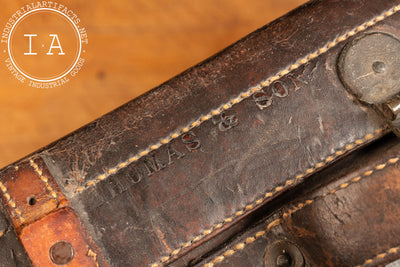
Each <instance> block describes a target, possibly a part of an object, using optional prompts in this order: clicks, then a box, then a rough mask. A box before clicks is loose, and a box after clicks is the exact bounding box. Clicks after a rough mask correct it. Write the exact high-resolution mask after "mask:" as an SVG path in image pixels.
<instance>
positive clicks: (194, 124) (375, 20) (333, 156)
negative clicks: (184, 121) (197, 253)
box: [77, 5, 400, 267]
mask: <svg viewBox="0 0 400 267" xmlns="http://www.w3.org/2000/svg"><path fill="white" fill-rule="evenodd" d="M398 11H400V5H396V6H394V7H392V8H391V9H389V10H387V11H384V12H383V13H382V14H381V15H378V16H376V17H374V18H372V19H371V20H368V21H367V22H364V23H363V24H361V25H359V26H357V27H355V28H354V29H353V30H350V31H348V32H346V33H344V34H342V35H340V36H339V37H337V38H336V39H335V40H333V41H331V42H329V43H327V44H326V45H324V46H323V47H321V48H319V49H318V50H316V51H315V52H313V53H311V54H309V55H307V56H305V57H303V58H302V59H299V60H297V61H296V63H294V64H292V65H290V66H289V67H287V68H285V69H284V70H282V71H280V72H279V73H278V74H277V75H275V76H272V77H270V78H268V79H266V80H264V81H262V82H260V83H259V84H257V85H256V86H253V87H251V88H249V89H248V90H247V91H245V92H244V93H241V94H240V95H239V96H237V97H236V98H233V99H231V100H230V101H229V102H228V103H225V104H223V105H221V106H220V107H219V108H218V109H215V110H212V111H210V112H209V113H208V114H206V115H204V116H202V117H200V118H199V119H197V120H196V121H194V122H192V123H190V124H188V126H186V127H183V128H181V129H180V130H179V132H177V131H175V132H174V133H173V134H171V135H170V136H168V137H166V138H164V139H162V140H161V141H160V142H159V143H156V144H154V145H151V146H149V147H148V148H147V149H146V150H143V151H141V152H139V153H138V154H137V155H135V156H132V157H130V158H129V159H128V160H127V161H124V162H121V163H119V164H117V165H116V166H115V167H113V168H110V169H108V170H107V171H106V172H104V173H103V174H100V175H99V176H97V177H96V180H92V181H89V182H88V183H86V185H85V188H84V187H80V188H78V189H79V191H80V192H81V191H83V190H84V189H86V188H88V187H90V186H94V185H95V184H96V183H98V182H99V181H101V180H104V179H106V178H107V177H108V176H110V175H112V174H115V173H116V172H118V171H119V170H121V169H123V168H125V167H126V166H128V165H129V164H130V163H131V162H134V161H136V160H138V159H139V158H141V157H143V156H145V155H147V154H149V153H150V152H151V151H154V150H156V149H158V148H159V147H160V146H161V145H164V144H168V143H169V142H170V141H172V140H173V139H175V138H177V137H179V136H180V134H182V133H186V132H188V131H190V130H191V129H193V128H195V127H197V126H199V125H200V124H201V123H202V122H205V121H207V120H209V119H210V118H211V117H212V116H215V115H218V114H220V113H222V112H223V111H225V110H228V109H230V108H231V107H232V106H234V105H235V104H237V103H240V102H241V101H242V100H244V99H246V98H248V97H250V96H251V95H253V94H254V93H256V92H258V91H260V90H261V89H262V88H263V87H265V86H268V85H269V84H270V83H272V82H273V81H276V80H278V79H279V78H281V77H282V76H284V75H287V74H288V73H290V72H291V71H293V70H296V69H297V68H299V67H300V66H302V65H304V64H306V63H308V62H309V61H310V60H312V59H314V58H317V57H318V56H320V55H322V54H324V53H326V52H327V51H328V50H330V49H331V48H333V47H335V46H336V45H338V44H339V43H341V42H343V41H345V40H347V39H348V38H350V37H352V36H354V35H355V34H357V33H359V32H362V31H364V30H366V29H367V28H369V27H371V26H374V25H375V24H376V23H378V22H380V21H382V20H384V19H385V18H388V17H390V16H392V15H393V14H395V13H397V12H398ZM382 132H383V129H379V130H377V131H376V132H375V133H370V134H367V135H366V136H365V137H364V138H361V139H357V140H355V141H354V142H352V143H349V144H347V145H345V147H344V149H343V150H339V151H336V152H335V153H333V154H331V155H330V156H328V157H327V158H325V159H324V160H323V161H321V162H319V163H317V164H315V165H314V166H313V167H311V168H309V169H307V170H306V171H305V173H303V174H299V175H297V176H295V177H294V178H291V179H288V180H286V181H285V184H284V185H280V186H277V187H275V188H274V189H272V190H271V191H269V192H267V193H265V195H264V197H262V198H259V199H257V200H255V201H254V202H252V203H250V204H248V205H246V206H245V207H244V208H241V209H239V210H238V211H236V212H235V213H233V215H231V216H229V217H228V218H225V219H224V221H223V222H220V223H217V224H214V225H213V226H212V227H211V228H209V229H206V230H203V233H201V234H199V235H196V236H195V237H193V238H192V239H191V240H189V241H187V242H185V243H183V244H182V245H181V246H180V247H179V248H177V249H174V250H172V252H171V253H170V254H168V255H166V256H163V257H161V258H160V259H159V260H158V261H156V262H154V263H152V264H150V266H151V267H158V266H160V265H161V264H163V263H166V262H167V261H169V260H170V259H171V258H172V257H174V256H176V255H178V254H179V253H180V251H181V250H182V249H187V248H190V247H191V246H192V245H193V244H194V243H196V242H198V241H200V240H202V239H203V238H205V237H206V236H208V235H210V234H212V233H213V232H214V231H216V230H217V229H219V228H222V226H223V225H224V224H225V223H230V222H232V221H233V219H235V218H236V217H239V216H242V215H243V214H244V213H245V212H248V211H251V210H253V209H255V208H256V207H258V206H259V205H260V204H261V203H262V202H263V201H264V200H266V199H268V198H270V197H272V196H273V195H274V193H278V192H280V191H282V190H283V189H285V188H286V187H288V186H290V185H292V184H294V183H295V181H298V180H301V179H303V178H305V177H306V176H307V175H309V174H312V173H313V172H315V170H316V169H319V168H321V167H323V166H325V165H326V164H328V163H330V162H332V161H333V160H335V159H336V158H337V157H339V156H342V155H343V154H344V153H346V152H348V151H350V150H352V149H354V148H355V147H356V146H358V145H361V144H363V143H365V142H366V141H368V140H371V139H374V138H375V137H376V136H378V135H381V134H382ZM78 189H77V191H78Z"/></svg>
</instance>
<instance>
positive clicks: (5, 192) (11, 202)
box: [0, 182, 25, 223]
mask: <svg viewBox="0 0 400 267" xmlns="http://www.w3.org/2000/svg"><path fill="white" fill-rule="evenodd" d="M0 189H1V191H2V192H3V196H4V197H5V198H6V200H7V203H8V205H10V206H11V207H12V208H13V210H14V213H15V214H16V215H17V216H16V219H17V220H19V221H20V222H21V223H23V222H24V221H25V218H24V217H22V212H21V210H20V209H19V208H18V207H17V204H16V203H15V202H14V200H12V198H11V195H10V193H8V189H7V187H6V186H5V185H4V184H3V183H2V182H0Z"/></svg>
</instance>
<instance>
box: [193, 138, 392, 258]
mask: <svg viewBox="0 0 400 267" xmlns="http://www.w3.org/2000/svg"><path fill="white" fill-rule="evenodd" d="M399 156H400V141H399V140H398V138H397V137H395V136H394V135H389V136H387V137H386V138H384V140H382V141H380V142H378V143H375V144H373V145H371V146H370V147H368V148H365V149H362V150H360V151H357V152H355V153H353V154H352V155H350V156H348V157H346V158H345V159H343V160H341V161H340V162H338V163H336V164H334V165H333V166H330V167H329V168H327V169H325V170H323V171H322V172H320V173H318V174H315V175H313V176H312V177H310V178H309V183H308V184H307V185H305V184H304V185H302V186H300V187H298V188H296V190H294V191H292V192H289V193H288V194H285V195H284V196H282V197H281V198H280V201H279V203H275V206H273V207H271V208H276V211H275V212H271V213H264V214H262V215H260V217H259V218H258V220H256V219H255V220H254V224H253V227H248V228H247V229H246V231H245V232H243V233H241V234H240V235H237V237H235V238H234V239H233V240H231V241H230V242H229V243H228V244H225V245H224V246H222V247H221V248H220V250H219V251H214V253H213V254H212V255H210V256H209V257H208V258H206V259H204V260H203V261H201V262H198V263H197V265H196V266H203V265H204V264H209V263H212V262H213V261H215V259H217V257H221V256H223V255H228V254H229V256H226V257H223V259H222V260H220V261H219V262H218V265H216V266H275V265H268V264H265V263H266V262H264V257H265V255H269V251H270V250H271V249H273V247H274V246H276V244H277V243H278V242H282V241H285V242H288V243H289V244H293V245H295V246H296V247H297V248H298V249H299V250H300V251H301V255H302V257H303V258H304V260H305V262H304V266H361V265H362V266H385V265H386V264H388V263H391V262H393V261H395V260H396V259H399V258H400V247H399V245H400V242H399V235H400V226H399V224H398V217H399V216H400V212H399V211H400V206H399V205H400V204H399V203H400V202H399V196H400V192H399V188H400V187H399V180H398V177H399V172H400V164H399V163H400V159H399ZM285 214H286V216H285ZM273 222H276V223H273ZM251 238H253V239H251ZM229 251H232V252H233V253H232V254H231V253H227V252H229ZM273 260H274V259H273ZM267 262H268V261H267ZM204 266H206V265H204Z"/></svg>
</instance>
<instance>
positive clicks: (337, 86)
mask: <svg viewBox="0 0 400 267" xmlns="http://www.w3.org/2000/svg"><path fill="white" fill-rule="evenodd" d="M399 3H400V1H392V0H391V1H389V0H382V1H378V2H377V1H337V0H336V1H335V0H327V1H313V2H310V3H309V4H307V5H305V6H303V7H301V8H299V9H297V10H296V11H294V12H292V13H290V14H289V15H287V16H285V17H283V18H281V19H278V20H277V21H275V22H273V23H271V24H269V25H267V26H265V27H264V28H262V29H260V30H258V31H256V32H254V33H252V34H250V35H249V36H247V37H245V38H244V39H242V40H241V41H239V42H237V43H236V44H234V45H232V46H231V47H229V48H227V49H225V50H224V51H222V52H221V53H219V54H217V55H216V56H214V57H212V58H210V59H208V60H206V61H205V62H203V63H200V64H199V65H197V66H195V67H193V68H191V69H189V70H188V71H186V72H184V73H182V74H181V75H179V76H177V77H175V78H173V79H171V80H170V81H168V82H166V83H164V84H163V85H161V86H160V87H158V88H156V89H154V90H152V91H151V92H149V93H147V94H145V95H143V96H141V97H139V98H138V99H135V100H133V101H131V102H129V103H127V104H126V105H124V106H122V107H120V108H118V109H117V110H115V111H113V112H111V113H109V114H107V115H105V116H103V117H101V118H100V119H98V120H96V121H94V122H92V123H90V124H89V125H87V126H85V127H83V128H81V129H79V130H77V131H76V132H74V133H72V134H70V135H68V136H67V137H65V138H63V139H61V140H58V141H57V142H55V143H53V144H51V145H49V146H47V147H46V148H43V149H42V150H40V151H38V152H36V153H34V156H35V157H41V158H42V159H43V160H44V161H45V163H46V167H47V168H48V170H49V172H50V173H51V176H52V177H54V179H55V180H56V181H57V183H58V185H59V187H60V188H61V190H62V192H63V194H64V195H65V196H66V198H67V199H68V201H69V202H70V203H71V207H72V208H73V210H74V211H75V212H76V213H77V214H78V216H79V218H80V220H82V222H83V224H84V225H85V227H86V229H87V231H88V233H89V235H90V236H91V237H92V238H93V240H94V242H95V243H96V244H97V246H98V247H99V248H100V250H101V251H102V254H103V255H104V257H105V260H106V261H107V263H108V264H109V265H110V266H126V265H129V266H146V265H149V264H150V265H151V266H161V265H165V264H172V265H176V266H183V265H194V264H197V263H199V262H202V259H203V258H207V259H208V257H210V258H212V257H213V255H214V254H215V253H217V252H218V249H219V248H221V246H223V244H225V243H226V242H228V241H230V240H232V238H235V237H236V236H237V235H238V234H239V233H241V232H243V231H245V232H246V231H247V229H249V228H248V227H250V226H251V225H253V223H254V221H255V220H256V218H258V217H259V216H260V215H259V213H260V211H261V210H265V209H266V207H269V208H268V209H266V212H268V214H270V213H273V212H274V211H275V209H276V208H272V207H273V205H272V203H274V202H275V203H276V201H278V200H279V197H280V196H281V195H282V194H284V193H285V192H287V191H288V190H289V189H293V188H295V187H296V186H299V185H301V184H303V185H307V184H308V180H309V178H308V177H309V176H310V175H312V174H314V173H316V172H318V171H319V170H321V169H324V168H326V167H327V166H329V165H330V164H332V163H334V162H336V161H337V160H339V159H340V158H343V157H345V156H347V155H348V154H349V153H350V152H352V151H355V150H357V149H359V148H361V147H363V146H365V145H367V144H369V143H371V142H373V141H374V140H376V139H379V138H381V137H382V136H383V135H384V134H385V133H386V132H387V129H386V125H385V121H384V119H383V118H382V117H381V116H380V115H379V114H377V113H376V112H375V110H374V109H373V108H372V107H370V106H364V105H362V104H360V103H359V102H358V101H357V99H356V98H355V97H354V96H352V95H351V94H349V93H348V92H347V91H346V89H345V88H344V87H343V85H342V83H341V82H340V79H339V77H338V75H337V71H336V63H337V58H338V55H339V53H340V51H341V49H342V48H343V46H344V45H345V44H346V43H347V42H349V41H351V40H352V38H355V37H356V36H357V35H359V34H365V33H367V32H374V31H384V32H387V33H389V34H392V35H395V36H400V32H399V28H398V25H397V24H398V23H397V22H398V21H399V19H400V15H399V14H397V13H395V12H393V14H390V15H387V16H384V19H383V20H382V21H380V20H379V21H375V20H374V18H376V17H377V16H379V15H381V14H382V13H383V12H385V11H387V10H390V9H391V8H393V7H394V6H395V5H396V4H399ZM394 13H395V14H394ZM321 14H323V15H321ZM371 20H372V23H371V24H370V25H366V24H365V23H366V22H368V21H371ZM362 25H364V26H365V27H364V28H360V26H362ZM350 32H351V33H352V34H348V33H350ZM343 36H344V37H343ZM253 88H254V89H253ZM31 156H32V155H31ZM28 158H29V157H28ZM24 160H26V159H24ZM18 165H19V162H17V163H16V164H15V166H18ZM12 167H13V166H10V167H9V168H12ZM271 205H272V206H271ZM278 206H279V205H278ZM275 207H276V206H275ZM299 214H300V213H299ZM371 222H373V220H372V221H371ZM321 232H323V230H320V232H318V233H319V234H321ZM286 234H287V235H288V236H289V237H294V236H296V237H298V234H297V233H296V232H294V230H293V231H292V232H290V231H289V230H287V232H286ZM327 235H329V233H327ZM332 236H334V235H331V236H329V237H330V238H332ZM327 239H329V238H327ZM296 241H297V240H296ZM303 242H304V244H303V243H301V242H299V243H301V245H302V246H304V247H306V245H307V244H306V241H303ZM314 252H315V250H311V251H310V252H309V253H310V254H312V253H314ZM327 253H331V254H329V255H333V254H334V253H335V251H334V250H331V251H328V252H327ZM305 254H306V253H305ZM215 255H216V254H215ZM249 255H250V254H249ZM306 255H308V254H306ZM359 255H360V257H361V256H364V254H359ZM235 258H236V257H235ZM310 259H312V260H313V261H315V263H318V264H322V265H323V264H330V262H333V261H326V262H322V261H321V260H320V259H319V258H318V257H316V258H311V257H310ZM343 259H344V258H341V256H338V260H337V261H336V262H338V263H340V262H343ZM255 260H259V259H255ZM252 263H254V264H256V263H258V262H252ZM235 264H236V265H237V266H243V265H240V264H239V263H235ZM230 266H232V265H230Z"/></svg>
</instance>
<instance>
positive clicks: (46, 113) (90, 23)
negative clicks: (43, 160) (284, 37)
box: [0, 0, 306, 166]
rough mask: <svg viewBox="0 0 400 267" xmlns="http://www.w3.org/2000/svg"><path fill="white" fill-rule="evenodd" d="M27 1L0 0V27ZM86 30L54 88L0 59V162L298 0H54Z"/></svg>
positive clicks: (128, 97) (167, 75) (21, 153)
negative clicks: (27, 81)
mask: <svg viewBox="0 0 400 267" xmlns="http://www.w3.org/2000/svg"><path fill="white" fill-rule="evenodd" d="M30 2H31V1H20V0H13V1H9V0H0V3H1V7H2V8H1V9H0V26H1V28H2V27H3V26H4V25H5V23H6V21H7V20H8V18H9V17H10V16H11V15H12V14H13V13H14V12H15V11H16V10H18V9H19V8H20V7H22V6H23V5H25V4H27V3H30ZM58 2H59V3H62V4H64V5H66V6H67V7H69V8H70V9H72V10H73V11H74V12H75V13H77V15H78V16H79V17H80V19H81V24H82V25H84V26H85V27H86V29H87V32H88V35H89V45H88V47H87V55H86V59H87V61H86V63H85V65H84V67H83V69H82V70H81V71H80V72H79V74H78V76H77V77H75V78H74V79H71V81H70V82H69V83H67V84H66V85H64V86H62V87H57V88H53V89H47V90H45V89H36V88H32V87H28V86H27V85H24V84H21V83H20V82H18V81H17V80H16V79H15V78H14V77H13V76H12V75H11V73H10V72H9V71H8V70H7V69H6V67H5V63H4V62H0V81H1V90H0V107H1V108H0V166H5V165H6V164H10V163H12V162H14V161H16V160H17V159H19V158H21V157H23V156H25V155H26V154H28V153H31V152H33V151H34V150H36V149H38V148H40V147H42V146H44V145H47V144H48V143H50V142H52V141H55V140H56V139H58V138H60V137H62V136H64V135H66V134H68V133H69V132H71V131H73V130H75V129H77V128H79V127H81V126H83V125H84V124H86V123H88V122H90V121H92V120H94V119H96V118H97V117H100V116H101V115H103V114H105V113H107V112H108V111H111V110H112V109H114V108H116V107H118V106H120V105H122V104H124V103H126V102H127V101H129V100H131V99H133V98H135V97H137V96H139V95H141V94H143V93H144V92H146V91H148V90H150V89H152V88H154V87H155V86H157V85H159V84H160V83H162V82H164V81H166V80H167V79H169V78H171V77H173V76H175V75H177V74H179V73H180V72H182V71H184V70H185V69H187V68H189V67H190V66H192V65H194V64H196V63H198V62H200V61H202V60H204V59H205V58H207V57H209V56H211V55H213V54H214V53H216V52H218V51H219V50H221V49H223V48H224V47H226V46H228V45H229V44H231V43H233V42H235V41H237V40H238V39H240V38H241V37H243V36H244V35H246V34H248V33H250V32H252V31H254V30H256V29H257V28H259V27H261V26H263V25H265V24H267V23H268V22H270V21H272V20H273V19H276V18H278V17H280V16H281V15H283V14H285V13H287V12H288V11H290V10H291V9H294V8H296V7H297V6H299V5H301V4H303V3H304V2H306V1H304V0H258V1H255V0H254V1H252V0H202V1H200V0H192V1H173V2H171V1H161V0H158V1H147V0H135V1H131V0H123V1H108V0H98V1H94V2H93V1H83V0H79V1H78V0H72V1H71V0H70V1H62V0H60V1H58Z"/></svg>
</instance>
